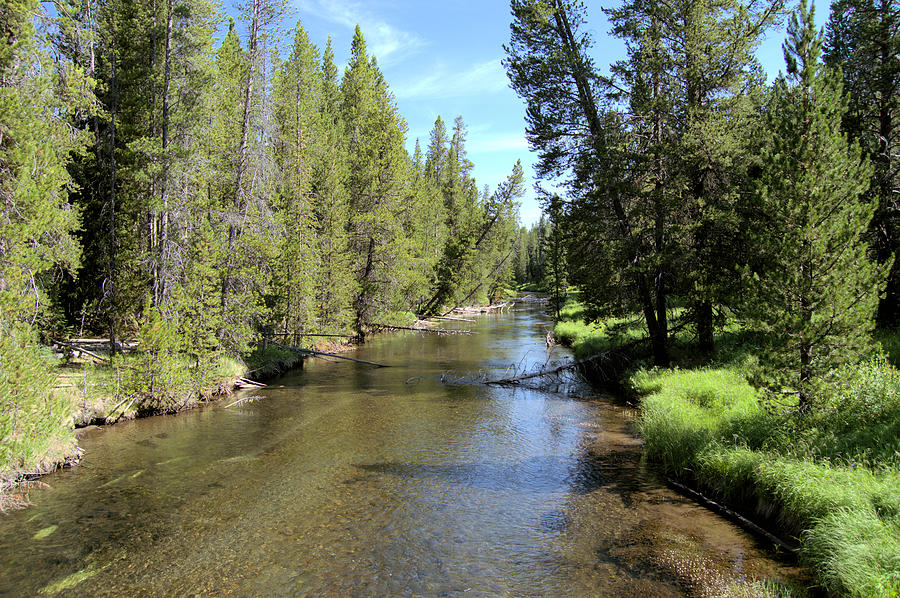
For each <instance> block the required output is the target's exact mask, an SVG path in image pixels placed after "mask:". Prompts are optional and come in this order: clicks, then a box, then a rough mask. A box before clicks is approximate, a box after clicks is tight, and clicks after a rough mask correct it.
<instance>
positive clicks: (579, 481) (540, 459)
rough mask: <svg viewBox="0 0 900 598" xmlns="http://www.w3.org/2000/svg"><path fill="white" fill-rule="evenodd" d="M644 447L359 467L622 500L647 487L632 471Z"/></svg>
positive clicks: (479, 485) (470, 484) (426, 479)
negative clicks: (596, 493)
mask: <svg viewBox="0 0 900 598" xmlns="http://www.w3.org/2000/svg"><path fill="white" fill-rule="evenodd" d="M639 457H640V451H639V449H638V448H633V449H631V450H629V451H627V452H622V451H617V452H613V453H595V452H592V451H586V452H583V453H582V454H581V455H579V456H577V457H575V458H574V459H573V458H570V457H563V456H535V457H530V458H527V459H523V460H519V461H490V462H479V463H459V464H451V465H445V464H436V465H435V464H423V463H397V462H387V463H368V464H357V465H356V467H358V468H359V469H362V470H364V471H367V472H371V473H375V474H379V475H384V474H387V475H392V476H400V477H403V478H409V479H413V480H419V481H420V482H421V483H423V484H430V483H432V482H438V483H443V484H453V485H456V486H462V487H465V488H471V489H478V490H494V491H503V490H516V491H518V492H522V493H526V492H527V493H552V492H569V493H573V494H576V495H584V494H590V493H591V492H594V491H595V490H605V491H606V492H613V493H615V494H618V495H619V496H620V497H621V498H622V501H623V503H624V504H625V505H626V506H628V505H630V504H631V503H632V495H633V494H635V493H637V492H642V491H643V490H644V489H645V488H646V481H644V480H642V479H640V478H639V477H638V476H636V475H633V474H632V475H628V474H627V473H625V472H624V471H623V470H624V469H626V468H627V469H634V467H635V465H636V463H637V461H638V459H639Z"/></svg>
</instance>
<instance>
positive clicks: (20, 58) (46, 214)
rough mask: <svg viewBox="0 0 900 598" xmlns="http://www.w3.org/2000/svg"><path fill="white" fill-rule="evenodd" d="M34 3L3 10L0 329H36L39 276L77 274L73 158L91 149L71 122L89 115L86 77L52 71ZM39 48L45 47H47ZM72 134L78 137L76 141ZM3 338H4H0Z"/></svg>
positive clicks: (65, 67) (41, 293)
mask: <svg viewBox="0 0 900 598" xmlns="http://www.w3.org/2000/svg"><path fill="white" fill-rule="evenodd" d="M39 10H40V7H39V4H38V3H37V2H33V1H31V0H20V1H16V2H13V3H11V4H9V5H8V6H6V7H4V15H3V18H4V35H3V41H2V42H0V131H2V134H0V324H2V325H3V326H4V329H6V327H7V326H8V325H10V324H11V323H12V322H16V321H23V322H24V321H27V322H30V323H32V324H34V323H35V322H36V321H37V320H38V318H39V317H40V316H41V315H42V313H43V312H44V310H46V309H47V307H48V304H47V296H46V294H45V289H43V288H42V286H43V285H42V284H41V283H42V275H43V274H44V273H45V272H48V271H50V270H51V269H54V268H59V269H63V270H68V271H72V270H74V269H75V267H76V266H77V264H78V261H79V257H80V251H79V247H78V245H77V243H76V240H75V239H74V236H73V233H74V231H75V229H76V228H77V227H78V225H79V221H78V213H77V211H76V210H75V209H74V208H73V206H72V205H71V204H70V203H69V198H68V189H69V186H70V185H71V177H70V174H69V173H68V171H67V170H66V162H67V160H68V158H69V155H70V153H72V152H77V151H79V150H80V149H81V148H82V147H83V146H84V143H85V142H86V137H85V135H84V133H83V132H81V131H78V130H75V131H73V130H72V129H71V128H70V126H69V124H68V122H67V121H66V120H65V119H66V117H67V115H70V114H75V113H77V112H79V111H86V110H88V109H90V108H91V104H90V100H91V95H90V89H89V87H88V81H87V80H86V79H85V76H84V72H83V71H81V70H80V69H79V68H78V66H77V65H75V64H72V63H71V62H68V61H64V62H61V63H59V64H53V62H52V61H51V59H50V56H49V55H48V54H47V53H46V51H45V50H43V49H42V48H41V45H40V44H39V40H38V37H37V33H36V31H35V29H34V26H33V25H32V19H35V18H36V17H37V15H38V12H39ZM42 41H46V39H45V40H42ZM73 133H74V135H73ZM0 332H2V331H0Z"/></svg>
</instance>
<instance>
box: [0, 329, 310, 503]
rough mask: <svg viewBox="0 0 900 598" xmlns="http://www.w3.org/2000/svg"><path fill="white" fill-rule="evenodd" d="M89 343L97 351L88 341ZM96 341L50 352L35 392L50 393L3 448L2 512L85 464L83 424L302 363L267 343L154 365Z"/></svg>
mask: <svg viewBox="0 0 900 598" xmlns="http://www.w3.org/2000/svg"><path fill="white" fill-rule="evenodd" d="M88 344H91V349H85V348H84V347H83V346H82V345H88ZM94 345H102V343H85V342H82V343H80V344H79V345H78V346H80V347H81V350H79V349H76V350H74V351H71V352H69V353H68V354H64V355H62V356H61V358H58V359H57V358H55V357H51V356H50V354H49V353H47V352H45V353H44V355H43V364H44V365H45V368H46V371H45V375H44V376H42V379H43V380H44V381H45V382H46V384H45V385H44V387H43V388H38V389H34V390H35V391H37V393H40V392H44V393H45V394H46V395H47V396H46V399H44V400H43V401H42V402H41V403H40V404H36V405H34V406H33V407H32V408H31V409H30V410H29V413H28V414H26V415H27V417H23V418H20V419H19V421H18V423H17V430H16V431H15V433H11V434H10V435H9V436H10V438H12V439H13V442H12V443H10V446H5V447H4V450H3V452H2V454H0V512H2V511H4V510H7V509H14V508H20V507H23V506H26V505H27V504H28V496H27V494H28V491H29V490H31V489H32V488H34V487H35V486H38V487H39V486H40V483H39V482H36V480H38V478H40V477H41V476H42V475H45V474H47V473H50V472H52V471H55V470H57V469H61V468H64V467H71V466H73V465H75V464H77V463H78V461H79V460H80V458H81V455H82V451H81V449H80V448H79V447H78V443H77V432H78V430H79V429H80V428H84V427H87V426H97V425H111V424H115V423H117V422H119V421H124V420H130V419H135V418H138V417H150V416H154V415H162V414H167V413H177V412H181V411H186V410H189V409H194V408H196V407H199V406H201V405H204V404H207V403H210V402H213V401H217V400H220V399H222V398H225V397H227V396H230V395H231V394H232V393H233V392H234V391H235V390H237V389H241V388H246V387H247V384H246V382H245V380H246V379H247V378H248V377H251V376H252V377H253V379H254V380H255V381H264V380H268V379H271V378H274V377H277V376H279V375H281V374H284V373H286V372H288V371H290V370H291V369H294V368H296V367H299V366H301V365H302V362H303V357H302V356H300V355H298V354H297V353H296V352H294V351H289V350H285V349H281V348H278V347H274V346H266V347H262V346H260V347H258V348H257V349H256V350H254V351H253V352H252V353H250V354H249V355H247V356H246V357H245V358H239V357H235V356H230V355H225V354H217V355H214V356H212V357H211V358H209V359H207V360H204V361H203V362H200V360H194V361H189V360H186V359H184V358H171V359H167V360H165V361H162V360H155V363H154V360H153V359H152V358H150V359H148V356H146V355H143V354H141V353H139V352H137V351H131V352H129V353H126V354H125V355H122V356H120V357H118V358H116V359H113V360H112V361H110V360H109V358H108V347H106V348H105V349H104V348H102V347H99V348H98V347H97V346H94ZM93 349H96V350H93ZM148 369H149V370H150V371H148ZM47 420H52V421H50V422H48V421H47Z"/></svg>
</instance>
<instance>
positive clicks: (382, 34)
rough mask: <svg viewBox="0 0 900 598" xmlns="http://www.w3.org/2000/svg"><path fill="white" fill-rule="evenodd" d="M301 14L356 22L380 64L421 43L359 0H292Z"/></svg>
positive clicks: (349, 25) (350, 25)
mask: <svg viewBox="0 0 900 598" xmlns="http://www.w3.org/2000/svg"><path fill="white" fill-rule="evenodd" d="M294 1H295V4H296V6H297V8H298V9H300V11H301V13H303V12H305V13H308V14H312V15H315V16H317V17H319V18H321V19H325V20H326V21H329V22H331V23H337V24H338V25H343V26H344V27H347V28H348V29H353V28H355V27H356V25H359V26H360V28H361V29H362V32H363V36H364V37H365V38H366V45H367V46H368V51H369V54H370V55H372V56H375V57H376V58H377V59H378V62H379V63H381V64H387V63H390V62H392V61H395V60H398V59H399V57H400V56H402V55H404V54H408V53H411V52H413V51H415V50H416V49H418V48H420V47H421V46H423V45H424V41H423V40H422V39H421V38H420V37H419V36H417V35H415V34H414V33H410V32H408V31H403V30H401V29H398V28H397V27H394V26H393V25H391V24H389V23H387V22H385V21H384V20H382V19H379V18H378V17H376V16H375V15H373V14H371V13H370V12H369V10H367V9H366V4H364V3H362V2H355V1H352V0H351V1H347V0H294Z"/></svg>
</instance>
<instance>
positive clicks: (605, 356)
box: [484, 343, 634, 386]
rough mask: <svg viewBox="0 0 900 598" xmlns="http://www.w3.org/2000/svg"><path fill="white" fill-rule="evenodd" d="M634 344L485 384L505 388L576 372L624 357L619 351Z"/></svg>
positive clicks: (488, 381)
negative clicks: (591, 364) (504, 386)
mask: <svg viewBox="0 0 900 598" xmlns="http://www.w3.org/2000/svg"><path fill="white" fill-rule="evenodd" d="M633 344H634V343H628V344H627V345H623V346H622V347H619V348H618V349H613V350H610V351H604V352H603V353H598V354H596V355H591V356H590V357H585V358H584V359H579V360H577V361H573V362H570V363H567V364H565V365H561V366H559V367H555V368H551V369H540V370H538V371H536V372H532V373H530V374H522V375H521V376H513V377H512V378H500V379H497V380H485V381H484V383H485V384H497V385H499V386H503V385H506V384H518V383H520V382H524V381H525V380H531V379H533V378H540V377H541V376H552V375H554V374H559V373H561V372H565V371H567V370H575V369H578V368H580V367H582V366H585V365H587V364H589V363H594V362H597V361H606V360H609V359H612V358H614V357H617V356H619V357H622V356H621V355H620V354H619V351H621V350H623V349H625V348H627V347H629V346H631V345H633Z"/></svg>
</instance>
